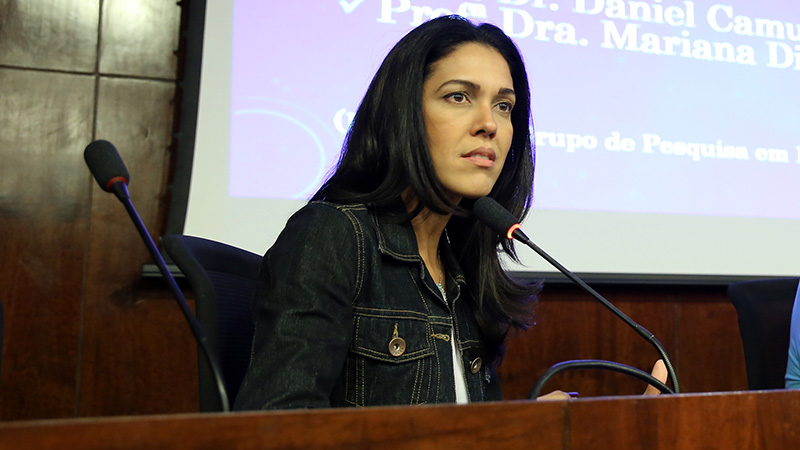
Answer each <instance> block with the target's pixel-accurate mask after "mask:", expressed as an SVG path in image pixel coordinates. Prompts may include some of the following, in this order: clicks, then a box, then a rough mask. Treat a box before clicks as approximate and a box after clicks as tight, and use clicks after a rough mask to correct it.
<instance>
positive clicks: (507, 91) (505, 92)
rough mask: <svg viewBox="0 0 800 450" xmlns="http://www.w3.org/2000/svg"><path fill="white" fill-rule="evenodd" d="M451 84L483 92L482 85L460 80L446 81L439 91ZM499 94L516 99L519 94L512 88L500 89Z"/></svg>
mask: <svg viewBox="0 0 800 450" xmlns="http://www.w3.org/2000/svg"><path fill="white" fill-rule="evenodd" d="M449 84H459V85H463V86H466V87H467V88H469V89H472V90H475V91H479V90H481V85H480V84H477V83H475V82H472V81H469V80H459V79H455V80H448V81H445V82H444V83H442V85H441V86H439V88H438V89H437V91H439V90H441V89H442V88H444V87H445V86H447V85H449ZM497 93H498V94H499V95H513V96H515V97H516V96H517V93H516V92H514V89H511V88H500V90H499V91H497Z"/></svg>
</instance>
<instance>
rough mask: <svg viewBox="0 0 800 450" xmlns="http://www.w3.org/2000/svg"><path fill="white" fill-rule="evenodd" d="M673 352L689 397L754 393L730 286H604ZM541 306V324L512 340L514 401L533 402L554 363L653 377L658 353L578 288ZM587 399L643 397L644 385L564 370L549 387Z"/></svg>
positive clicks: (508, 363) (555, 291)
mask: <svg viewBox="0 0 800 450" xmlns="http://www.w3.org/2000/svg"><path fill="white" fill-rule="evenodd" d="M598 291H599V292H600V293H601V294H603V295H604V296H605V297H606V298H607V299H609V300H610V301H611V302H612V303H614V304H615V305H616V306H617V307H619V308H620V309H622V311H623V312H625V313H626V314H627V315H628V316H629V317H631V318H632V319H633V320H635V321H636V322H638V323H639V324H640V325H642V326H644V327H645V328H647V329H648V330H650V331H651V332H652V333H653V334H654V335H655V336H656V338H658V339H659V340H660V341H661V343H662V344H663V345H664V346H665V347H666V349H667V354H668V355H669V357H670V359H671V360H672V362H673V365H674V366H675V369H676V371H677V372H678V379H679V381H680V383H681V386H680V387H681V391H682V392H710V391H728V390H740V389H746V387H747V380H746V374H745V369H744V354H743V352H742V346H741V340H740V338H739V329H738V325H737V322H736V312H735V310H733V307H732V306H731V305H730V302H729V301H728V299H727V297H726V295H725V287H724V286H717V287H675V286H667V287H659V286H609V287H601V288H598ZM540 302H541V303H540V305H539V306H538V323H537V324H536V325H535V326H534V327H533V328H531V329H530V330H528V331H527V332H524V333H519V334H515V335H514V336H512V338H511V339H510V341H509V346H508V352H507V356H506V360H505V361H504V363H503V366H502V367H501V369H500V376H501V380H502V381H503V394H504V398H506V399H519V398H527V396H528V393H529V392H530V389H531V387H532V386H533V384H534V383H535V382H536V380H537V379H538V378H539V377H540V376H541V375H542V374H543V373H544V372H545V371H546V370H547V369H548V368H549V367H550V366H552V365H553V364H556V363H558V362H562V361H566V360H572V359H603V360H609V361H616V362H620V363H623V364H627V365H630V366H633V367H637V368H639V369H642V370H645V371H649V370H650V368H651V366H652V364H653V363H654V362H655V360H656V359H657V358H658V354H657V353H656V351H655V349H654V348H653V347H652V346H651V345H650V344H648V343H647V342H646V341H644V339H642V338H641V337H639V335H638V334H636V333H635V332H634V331H632V330H630V329H628V328H627V327H626V326H624V325H623V324H622V322H621V321H620V320H619V319H617V318H616V317H614V316H612V314H611V312H609V311H608V310H606V309H605V308H604V307H602V306H601V305H600V304H599V303H597V302H596V301H595V300H594V299H592V298H591V297H590V296H589V295H588V294H585V293H583V292H581V291H579V290H578V289H577V288H573V287H569V286H562V285H557V286H554V287H552V288H550V287H548V288H546V289H545V290H544V292H543V293H542V296H541V300H540ZM553 389H561V390H566V391H578V392H580V393H581V395H582V396H596V395H620V394H637V393H639V392H641V391H642V390H643V384H642V383H641V382H639V381H637V380H632V379H630V378H629V377H627V376H624V375H620V374H614V373H606V372H599V371H594V370H592V371H589V370H587V371H575V372H564V373H562V374H559V375H557V376H556V377H554V378H553V380H552V381H551V382H550V383H548V385H546V386H545V389H544V390H543V393H546V392H549V391H550V390H553Z"/></svg>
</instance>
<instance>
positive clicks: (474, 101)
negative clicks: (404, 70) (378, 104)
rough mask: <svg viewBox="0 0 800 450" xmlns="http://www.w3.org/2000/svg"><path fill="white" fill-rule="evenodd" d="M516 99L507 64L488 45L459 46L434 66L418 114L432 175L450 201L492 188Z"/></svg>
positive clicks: (504, 151)
mask: <svg viewBox="0 0 800 450" xmlns="http://www.w3.org/2000/svg"><path fill="white" fill-rule="evenodd" d="M515 100H516V96H515V95H514V82H513V79H512V78H511V71H510V70H509V68H508V64H507V63H506V60H505V59H504V58H503V56H502V55H500V53H498V52H497V50H495V49H494V48H492V47H489V46H486V45H482V44H476V43H467V44H462V45H460V46H458V47H456V48H455V50H454V51H452V52H451V53H450V54H449V55H447V56H445V57H444V58H442V59H440V60H439V61H437V62H435V63H434V64H433V66H432V71H431V73H430V75H429V77H428V79H427V80H425V83H424V84H423V86H422V114H423V117H424V120H425V130H426V134H427V138H428V148H429V149H430V152H431V158H432V159H433V166H434V168H435V170H436V175H437V176H438V177H439V181H440V182H441V183H442V185H443V186H444V188H445V189H446V190H447V193H448V195H449V196H450V197H451V200H452V201H453V202H455V203H457V202H459V201H460V200H461V199H462V198H464V197H466V198H478V197H482V196H485V195H488V194H489V192H490V191H491V190H492V187H493V186H494V183H495V181H497V177H498V176H499V175H500V171H501V170H502V169H503V163H505V160H506V156H507V155H508V150H509V148H510V147H511V139H512V136H513V134H514V128H513V126H512V124H511V109H512V108H513V107H514V102H515Z"/></svg>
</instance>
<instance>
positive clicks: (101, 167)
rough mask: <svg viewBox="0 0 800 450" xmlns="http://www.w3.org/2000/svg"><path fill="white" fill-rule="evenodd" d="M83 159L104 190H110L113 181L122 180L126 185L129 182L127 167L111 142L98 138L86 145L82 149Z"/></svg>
mask: <svg viewBox="0 0 800 450" xmlns="http://www.w3.org/2000/svg"><path fill="white" fill-rule="evenodd" d="M83 159H84V160H86V165H87V166H88V167H89V170H90V171H91V172H92V175H94V179H95V180H97V184H99V185H100V188H101V189H103V190H104V191H106V192H112V191H111V186H113V185H114V184H115V183H118V182H123V183H125V185H127V184H128V183H129V182H130V179H131V176H130V175H129V174H128V168H127V167H125V163H124V162H122V157H121V156H119V152H118V151H117V149H116V147H114V144H112V143H111V142H108V141H105V140H102V139H100V140H97V141H94V142H92V143H91V144H89V145H87V146H86V150H84V151H83Z"/></svg>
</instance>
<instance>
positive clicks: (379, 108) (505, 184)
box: [312, 16, 539, 362]
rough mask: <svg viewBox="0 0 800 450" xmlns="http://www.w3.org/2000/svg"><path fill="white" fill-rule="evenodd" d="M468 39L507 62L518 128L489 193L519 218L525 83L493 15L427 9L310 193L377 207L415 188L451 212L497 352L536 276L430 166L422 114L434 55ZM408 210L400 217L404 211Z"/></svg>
mask: <svg viewBox="0 0 800 450" xmlns="http://www.w3.org/2000/svg"><path fill="white" fill-rule="evenodd" d="M466 43H478V44H483V45H487V46H489V47H492V48H494V49H495V50H497V51H498V52H499V53H500V54H501V55H502V56H503V58H504V59H505V60H506V62H507V63H508V67H509V69H510V72H511V77H512V79H513V82H514V92H515V94H516V103H515V106H514V109H513V110H512V112H511V122H512V125H513V127H514V134H513V137H512V141H511V149H510V150H509V153H508V156H507V158H506V161H505V164H504V166H503V168H502V171H501V172H500V176H499V178H498V180H497V182H496V183H495V185H494V187H493V189H492V191H491V193H490V194H489V195H490V197H492V198H494V199H495V200H497V201H498V202H499V203H500V204H501V205H503V206H504V207H506V208H507V209H508V210H509V211H511V212H512V213H513V214H514V215H516V216H517V217H519V218H520V219H522V218H523V217H525V215H526V214H527V213H528V209H529V208H530V204H531V201H532V196H533V172H534V147H533V145H532V143H531V130H532V129H533V128H532V120H531V112H530V88H529V86H528V76H527V73H526V71H525V65H524V63H523V61H522V57H521V55H520V53H519V50H518V49H517V47H516V46H515V45H514V43H513V42H512V41H511V39H509V38H508V36H506V35H505V33H503V31H502V30H500V29H499V28H497V27H496V26H494V25H491V24H481V25H474V24H473V23H471V22H469V21H468V20H466V19H464V18H462V17H459V16H445V17H440V18H437V19H433V20H431V21H429V22H426V23H424V24H422V25H420V26H419V27H417V28H415V29H414V30H412V31H411V32H409V33H408V34H407V35H406V36H405V37H403V39H401V40H400V41H399V42H398V43H397V44H396V45H395V46H394V48H393V49H392V50H391V51H390V52H389V54H388V55H387V56H386V59H384V61H383V63H382V64H381V66H380V68H379V69H378V71H377V73H376V74H375V77H374V78H373V80H372V83H371V84H370V86H369V89H368V90H367V93H366V94H365V96H364V99H363V100H362V102H361V105H360V106H359V107H358V110H357V111H356V114H355V117H354V118H353V122H352V124H351V126H350V130H349V131H348V133H347V136H346V138H345V142H344V146H343V150H342V155H341V158H340V160H339V164H338V166H337V167H336V169H335V170H334V172H333V173H332V175H331V176H330V177H329V178H328V180H327V181H326V182H325V184H324V185H323V186H322V187H321V188H320V190H319V191H318V192H317V193H316V194H315V195H314V197H313V198H312V200H326V201H331V202H335V203H363V204H365V205H367V207H369V208H370V209H372V210H374V211H377V212H381V211H384V212H385V211H388V210H389V209H390V208H392V207H396V205H397V204H398V202H399V201H400V198H401V194H402V193H403V192H404V191H405V190H406V189H407V188H411V190H412V191H413V193H414V194H415V199H416V200H417V201H418V203H417V209H415V210H414V211H413V212H412V213H411V216H412V217H413V216H414V215H415V214H418V213H419V212H420V211H421V210H422V209H425V208H426V209H428V210H430V211H433V212H436V213H439V214H453V216H452V217H451V219H450V221H449V222H448V224H447V234H448V237H449V239H450V244H451V246H452V248H453V249H454V251H455V253H456V255H457V257H458V258H459V265H460V267H461V269H462V270H463V272H464V274H465V276H466V279H467V286H468V289H469V291H470V293H471V294H472V298H473V300H474V302H475V303H474V305H473V307H474V310H475V315H476V318H477V320H478V323H479V325H480V327H481V332H482V334H483V336H484V338H485V339H486V340H487V341H488V342H487V343H489V344H490V348H489V349H487V350H489V351H490V352H491V354H490V355H489V356H490V359H491V360H493V361H495V362H499V360H500V358H501V357H502V354H503V351H504V346H503V342H504V340H505V336H506V334H507V333H508V331H509V329H510V328H511V327H512V326H513V327H516V328H522V329H525V328H527V327H528V326H529V325H530V324H531V321H532V308H533V304H534V300H535V298H536V295H537V293H538V291H539V286H538V285H526V284H522V283H518V282H516V281H515V280H513V279H511V278H509V277H508V275H507V274H506V273H505V271H504V270H503V268H502V266H501V263H500V258H499V256H500V255H499V252H498V248H499V247H502V250H503V251H504V252H505V253H506V254H508V255H510V256H511V257H512V258H513V259H515V260H516V254H515V252H514V247H513V244H512V243H511V242H510V241H509V240H507V239H501V238H500V237H499V236H498V235H497V234H496V233H494V232H492V231H491V230H489V229H488V228H487V227H486V226H484V225H482V224H480V223H478V222H477V220H476V219H474V218H471V217H470V216H469V211H470V210H471V208H472V204H473V203H474V200H470V199H464V200H462V201H461V203H460V204H459V205H455V204H452V203H451V202H450V201H449V200H448V197H447V195H446V194H445V192H446V191H445V189H444V188H443V187H442V185H441V183H440V182H439V179H438V178H437V176H436V172H435V170H434V166H433V161H432V159H431V156H430V152H429V150H428V145H427V139H426V133H425V123H424V119H423V115H422V87H423V83H424V82H425V80H426V79H427V77H428V76H429V75H430V73H431V71H432V66H433V64H434V63H436V62H437V61H439V60H440V59H442V58H443V57H445V56H447V55H449V54H450V53H451V52H453V51H454V50H455V49H456V47H458V46H460V45H462V44H466ZM408 218H409V217H405V219H406V220H407V219H408Z"/></svg>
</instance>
